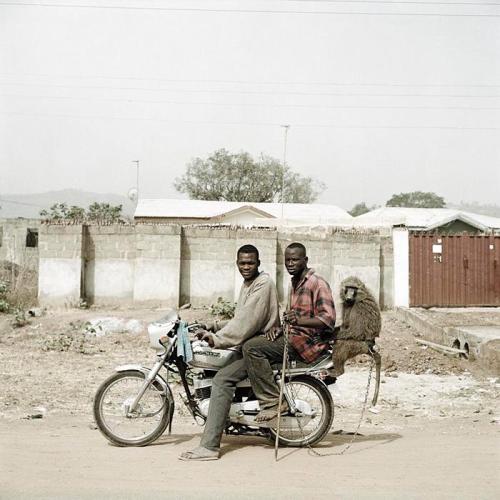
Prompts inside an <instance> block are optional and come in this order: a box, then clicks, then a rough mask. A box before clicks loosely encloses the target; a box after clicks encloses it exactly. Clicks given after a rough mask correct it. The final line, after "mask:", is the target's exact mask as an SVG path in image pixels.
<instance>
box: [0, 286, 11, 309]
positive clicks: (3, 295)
mask: <svg viewBox="0 0 500 500" xmlns="http://www.w3.org/2000/svg"><path fill="white" fill-rule="evenodd" d="M8 291H9V282H8V281H4V280H0V312H2V313H8V312H9V311H10V304H9V302H8V301H7V292H8Z"/></svg>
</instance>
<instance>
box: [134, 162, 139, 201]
mask: <svg viewBox="0 0 500 500" xmlns="http://www.w3.org/2000/svg"><path fill="white" fill-rule="evenodd" d="M132 163H135V165H136V167H137V178H136V181H135V188H136V189H137V200H139V160H132Z"/></svg>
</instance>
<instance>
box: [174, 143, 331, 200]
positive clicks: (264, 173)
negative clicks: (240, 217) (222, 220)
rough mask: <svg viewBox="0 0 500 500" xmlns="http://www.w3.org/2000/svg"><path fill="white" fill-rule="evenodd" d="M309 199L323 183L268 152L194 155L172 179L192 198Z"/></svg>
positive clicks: (216, 152) (227, 152) (322, 187)
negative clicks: (179, 175) (183, 170)
mask: <svg viewBox="0 0 500 500" xmlns="http://www.w3.org/2000/svg"><path fill="white" fill-rule="evenodd" d="M283 173H284V190H283V198H284V201H285V202H287V203H312V202H314V201H315V200H316V199H317V197H318V195H319V194H320V193H321V192H322V191H323V190H324V189H325V187H326V186H325V185H324V184H323V183H321V182H317V181H316V180H314V179H312V178H311V177H303V176H301V175H300V174H298V173H296V172H293V171H292V170H291V169H290V168H289V167H285V169H284V170H283V165H282V164H281V162H280V161H279V160H277V159H275V158H271V157H270V156H264V155H261V156H260V157H259V159H257V160H255V159H254V158H252V156H251V155H250V154H249V153H245V152H241V153H236V154H232V153H230V152H229V151H227V150H225V149H219V150H217V151H215V152H214V153H213V154H212V155H210V156H209V157H208V158H207V159H206V160H203V159H202V158H195V159H194V160H192V161H191V163H190V164H188V166H187V170H186V173H185V174H184V175H183V176H182V177H180V178H177V179H175V182H174V186H175V189H177V191H179V192H181V193H187V194H188V195H189V197H190V198H191V199H195V200H225V201H249V202H273V201H274V202H281V195H282V182H283Z"/></svg>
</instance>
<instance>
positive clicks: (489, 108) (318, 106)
mask: <svg viewBox="0 0 500 500" xmlns="http://www.w3.org/2000/svg"><path fill="white" fill-rule="evenodd" d="M0 97H8V98H12V97H14V98H16V97H20V98H28V99H53V100H75V101H89V100H90V101H104V102H127V103H141V104H171V105H179V106H223V107H265V108H316V109H392V110H394V109H406V110H418V109H422V110H428V109H436V110H463V111H471V110H474V111H495V110H499V109H500V107H492V106H485V107H478V106H404V105H403V106H378V105H375V106H360V105H329V104H295V103H294V104H281V103H278V104H276V103H272V104H270V103H247V102H230V103H225V102H209V101H164V100H153V99H128V98H122V99H120V98H118V99H117V98H109V97H108V98H106V97H89V96H47V95H21V94H0Z"/></svg>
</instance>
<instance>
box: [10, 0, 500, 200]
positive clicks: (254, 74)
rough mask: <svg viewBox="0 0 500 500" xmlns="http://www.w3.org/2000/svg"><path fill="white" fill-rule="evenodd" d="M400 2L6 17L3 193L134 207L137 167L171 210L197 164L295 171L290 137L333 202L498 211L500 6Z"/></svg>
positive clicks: (66, 8) (301, 164)
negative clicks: (405, 199)
mask: <svg viewBox="0 0 500 500" xmlns="http://www.w3.org/2000/svg"><path fill="white" fill-rule="evenodd" d="M405 1H406V3H404V1H403V0H402V1H401V2H398V1H375V0H372V1H367V2H362V1H359V0H346V1H345V2H339V1H335V0H323V1H288V0H281V1H280V0H268V1H243V0H240V1H238V0H226V1H207V0H205V1H198V2H196V1H182V2H180V1H162V2H154V1H153V2H150V1H141V0H135V1H132V0H125V1H121V2H118V1H115V2H113V1H111V0H110V1H107V0H102V1H100V2H97V1H94V2H92V1H91V0H81V1H79V2H76V1H72V0H61V1H59V2H57V0H56V2H54V3H50V4H48V3H47V4H48V5H51V6H48V5H47V6H34V5H26V3H30V0H28V1H27V2H25V4H24V5H22V6H21V5H19V4H18V5H15V4H16V2H5V1H4V0H0V194H4V195H5V194H12V193H32V192H42V191H47V190H57V189H65V188H69V187H73V188H78V189H82V190H86V191H96V192H112V193H118V194H126V192H127V191H128V189H129V188H130V187H133V186H134V185H135V166H134V165H135V164H133V163H132V161H133V160H140V165H141V169H140V194H141V196H142V197H148V198H159V197H172V195H174V196H175V191H174V190H173V188H172V185H171V184H172V181H173V179H174V178H175V177H177V176H180V175H182V173H183V172H184V170H185V165H186V163H187V162H188V161H189V160H190V159H191V158H193V157H195V156H207V155H208V154H210V153H211V152H213V151H214V150H215V149H218V148H222V147H225V148H227V149H229V150H232V151H239V150H245V151H249V152H251V153H252V154H254V155H258V154H260V153H261V152H262V153H265V154H268V155H272V156H275V157H278V158H282V154H283V129H282V128H281V127H280V125H281V124H290V131H289V136H288V138H289V140H288V153H287V160H288V163H289V164H290V166H291V167H292V168H293V169H294V170H296V171H298V172H299V173H301V174H304V175H310V176H313V177H315V178H317V179H320V180H323V181H324V182H325V183H326V185H327V186H328V189H327V191H326V192H325V193H324V194H323V195H322V196H321V199H320V201H322V202H326V203H332V204H336V205H339V206H343V207H344V208H350V207H352V206H353V205H354V204H355V203H357V202H359V201H366V202H368V203H383V202H385V201H386V200H387V198H389V197H390V195H391V194H393V193H395V192H401V191H413V190H425V191H436V192H438V193H439V194H441V195H443V196H444V197H445V198H446V199H447V200H448V201H452V202H457V201H460V200H465V201H472V200H476V201H479V202H484V203H486V202H489V203H499V202H500V194H499V193H500V111H499V110H500V1H498V2H497V3H496V4H495V5H492V3H495V2H496V1H497V0H488V1H486V2H480V1H478V0H463V1H464V2H467V1H468V2H470V5H464V4H463V3H461V2H458V1H456V2H450V3H448V4H446V3H445V2H444V1H436V2H432V1H431V0H414V1H409V0H405ZM41 3H43V2H41ZM6 4H8V5H6ZM56 4H61V5H62V6H57V7H54V6H53V5H56ZM92 5H98V6H99V8H88V7H85V8H84V7H82V6H92ZM76 6H79V7H76ZM113 6H120V8H111V7H113ZM124 7H125V8H124ZM137 7H140V8H137ZM200 9H201V10H200ZM206 9H212V10H210V11H207V10H206ZM235 10H244V12H234V11H235ZM251 10H253V11H260V12H249V11H251ZM278 11H287V12H278ZM306 11H311V12H313V13H306ZM370 13H371V14H373V15H368V14H370ZM384 13H385V14H396V15H381V14H384ZM407 14H411V15H407ZM430 14H433V15H430ZM434 14H439V15H434Z"/></svg>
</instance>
